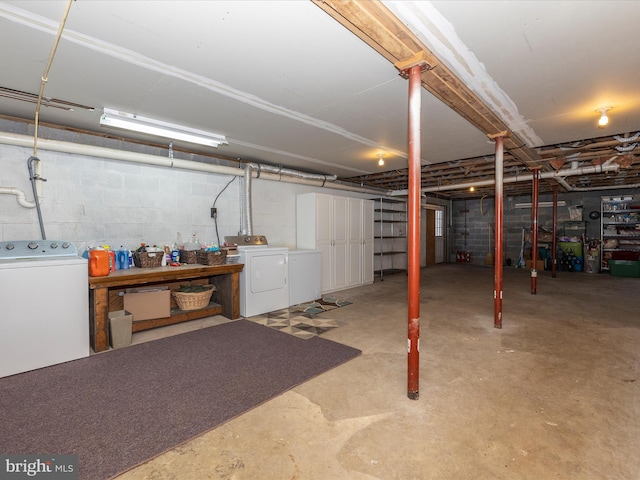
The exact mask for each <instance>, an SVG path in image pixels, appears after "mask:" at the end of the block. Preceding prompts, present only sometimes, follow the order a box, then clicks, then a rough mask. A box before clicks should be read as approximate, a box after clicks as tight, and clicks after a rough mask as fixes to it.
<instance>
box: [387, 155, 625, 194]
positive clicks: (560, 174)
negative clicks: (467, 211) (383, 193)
mask: <svg viewBox="0 0 640 480" xmlns="http://www.w3.org/2000/svg"><path fill="white" fill-rule="evenodd" d="M619 168H620V165H618V164H617V163H614V164H611V165H593V166H589V167H581V168H571V169H567V170H559V171H557V172H542V173H541V174H540V177H539V178H554V179H556V180H558V179H561V178H564V177H572V176H575V175H589V174H591V173H604V172H614V171H618V169H619ZM531 180H533V175H532V174H527V175H516V176H515V177H508V178H505V179H504V180H503V181H502V183H517V182H529V181H531ZM495 183H496V181H495V179H489V180H479V181H475V182H466V183H456V184H452V185H440V186H437V187H427V188H423V189H421V190H420V191H421V192H443V191H445V190H462V189H465V188H469V187H486V186H489V185H494V184H495ZM408 193H409V192H408V191H407V190H396V191H393V192H391V196H397V195H407V194H408Z"/></svg>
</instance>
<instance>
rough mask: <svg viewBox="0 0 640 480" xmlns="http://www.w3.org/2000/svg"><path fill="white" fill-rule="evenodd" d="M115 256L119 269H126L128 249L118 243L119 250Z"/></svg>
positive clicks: (127, 265)
mask: <svg viewBox="0 0 640 480" xmlns="http://www.w3.org/2000/svg"><path fill="white" fill-rule="evenodd" d="M117 258H118V268H119V269H121V270H126V269H128V268H129V250H125V248H124V247H123V246H122V245H120V250H118V253H117Z"/></svg>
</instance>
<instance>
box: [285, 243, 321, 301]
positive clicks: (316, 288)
mask: <svg viewBox="0 0 640 480" xmlns="http://www.w3.org/2000/svg"><path fill="white" fill-rule="evenodd" d="M321 289H322V253H321V252H320V250H289V305H299V304H301V303H304V302H312V301H314V300H317V299H319V298H320V297H321V296H322V294H321Z"/></svg>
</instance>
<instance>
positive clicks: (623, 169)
mask: <svg viewBox="0 0 640 480" xmlns="http://www.w3.org/2000/svg"><path fill="white" fill-rule="evenodd" d="M67 5H68V2H67V1H66V0H45V1H29V2H24V1H4V2H0V43H1V44H2V45H3V48H2V49H0V64H2V65H3V69H2V75H0V115H2V116H4V117H8V118H17V119H24V120H27V121H33V120H34V116H35V108H36V107H35V104H34V103H33V101H34V97H33V96H32V97H31V98H25V95H24V94H23V93H20V92H26V93H27V94H32V95H34V96H35V98H36V99H37V96H38V93H39V91H40V88H41V85H42V83H43V82H42V77H43V75H44V72H45V71H47V64H48V61H49V59H50V57H51V53H52V49H53V46H54V43H55V39H56V35H57V33H58V29H59V26H60V24H61V22H63V18H64V16H65V11H66V9H67ZM638 18H640V2H635V1H609V2H596V1H577V0H570V1H555V2H538V1H535V2H534V1H532V2H529V1H517V2H504V1H483V2H477V1H433V2H427V1H419V2H411V1H397V2H392V1H383V2H375V1H364V2H355V1H351V2H343V1H329V0H327V1H325V2H323V1H320V0H318V1H302V0H300V1H295V2H294V1H261V0H258V1H233V2H232V1H127V2H113V1H101V0H76V1H74V2H73V3H72V4H71V6H70V10H69V13H68V17H67V19H66V23H65V26H64V30H63V32H62V35H61V38H60V42H59V45H58V47H57V50H56V52H55V56H54V57H53V61H52V63H51V66H50V69H49V73H48V78H47V82H46V84H45V87H44V97H45V102H44V103H43V106H42V107H41V109H40V114H39V121H40V123H41V124H46V125H49V124H52V125H58V126H62V127H64V128H66V129H77V130H81V131H88V132H95V133H97V134H99V135H102V136H113V137H125V138H131V139H134V140H140V141H144V142H147V143H154V144H157V143H160V144H162V145H165V146H167V147H168V141H160V140H158V139H157V138H151V137H146V138H145V137H144V136H134V135H130V134H125V133H124V132H123V131H121V130H117V129H113V128H110V129H106V128H105V127H101V126H100V125H99V118H100V115H101V113H102V109H103V108H104V107H108V108H115V109H119V110H122V111H126V112H130V113H134V114H138V115H143V116H146V117H152V118H157V119H161V120H164V121H169V122H172V123H178V124H182V125H186V126H189V127H194V128H198V129H201V130H207V131H212V132H216V133H220V134H222V135H225V136H226V137H227V140H228V142H229V144H228V145H223V146H220V147H218V148H217V149H214V148H197V147H195V146H193V145H189V144H181V143H180V142H179V141H175V142H173V147H174V148H175V149H176V150H180V149H184V150H188V151H192V152H198V153H204V154H207V155H211V156H213V157H219V158H222V159H224V160H228V161H230V162H235V163H237V162H238V161H250V162H257V163H265V164H271V165H282V166H285V167H288V168H294V169H298V170H302V171H306V172H311V173H326V174H335V175H338V177H339V178H340V179H341V180H344V181H353V182H355V183H357V184H358V185H367V186H373V187H379V188H382V189H385V190H394V191H402V190H404V189H406V188H407V176H408V175H407V130H408V125H407V118H408V113H407V112H408V82H407V80H406V79H404V78H402V77H401V76H400V75H399V70H398V68H396V66H394V64H396V63H397V62H402V61H407V60H409V59H410V58H412V57H413V56H414V55H416V54H419V55H423V56H424V58H425V59H427V63H428V64H429V67H433V68H430V69H429V70H427V71H425V72H424V73H423V75H422V83H423V87H424V88H423V90H422V95H421V97H422V114H421V118H422V129H421V134H422V142H421V145H422V155H421V156H422V162H421V163H422V165H423V173H422V186H423V188H424V189H426V190H427V191H430V192H433V193H432V195H437V196H442V197H453V198H461V197H467V196H481V195H491V194H492V193H493V186H492V185H491V181H492V179H493V178H494V156H493V154H494V148H495V146H494V143H493V141H491V140H490V139H489V137H488V136H487V134H496V133H499V132H501V131H506V132H508V136H507V137H505V148H506V152H505V157H504V158H505V168H504V176H505V179H509V180H508V182H507V183H505V189H504V190H505V193H506V194H507V195H516V194H528V193H530V192H531V183H530V182H522V181H518V182H512V181H511V180H513V179H515V178H516V177H518V179H522V178H526V176H527V175H528V174H530V173H531V168H536V167H540V169H541V172H542V173H541V175H543V178H545V177H544V176H547V177H549V176H557V175H558V174H560V175H561V176H562V177H563V178H561V179H560V182H561V187H560V188H561V191H565V190H566V189H574V190H576V189H583V188H589V189H593V188H605V187H606V188H608V187H611V188H616V187H620V186H624V185H637V184H638V183H640V154H639V153H638V152H640V147H638V148H632V147H633V146H634V145H636V143H640V138H638V139H636V138H634V136H635V134H636V133H637V132H639V131H640V90H639V89H638V87H637V86H638V85H639V84H640V56H638V55H637V44H638V42H640V30H638V28H637V19H638ZM605 19H615V21H611V22H605ZM7 46H12V47H11V48H7ZM15 91H18V92H15ZM16 97H19V99H18V98H16ZM51 99H57V100H60V101H62V102H69V103H73V104H76V105H75V106H73V107H72V109H71V110H66V109H64V108H57V106H55V105H56V104H55V102H54V101H53V100H51ZM58 106H60V105H58ZM82 106H87V107H90V109H86V108H82ZM63 107H64V106H63ZM602 107H612V109H611V110H610V111H609V117H610V124H609V125H608V126H607V127H606V128H598V127H597V125H596V123H597V120H598V116H599V114H598V113H596V110H597V109H599V108H602ZM379 154H383V155H384V156H383V158H384V160H385V165H384V166H383V167H380V166H378V158H379ZM216 161H219V160H216ZM603 164H604V165H612V164H614V165H617V166H618V170H616V171H608V172H601V173H594V174H589V173H587V172H589V171H591V170H595V171H596V172H597V171H599V170H598V169H599V168H600V166H601V165H603ZM580 169H582V170H580ZM567 170H573V173H574V175H572V176H565V175H564V174H563V172H566V171H567ZM576 170H577V171H576ZM554 172H556V173H555V174H554ZM576 173H580V174H578V175H575V174H576ZM474 182H479V183H478V188H477V189H476V191H475V192H474V193H469V191H468V189H467V187H468V186H470V184H472V183H474ZM483 183H484V186H482V185H483ZM454 184H455V185H460V186H459V187H451V185H454ZM554 184H556V185H557V184H558V183H557V180H554V179H545V180H543V181H542V182H541V184H540V190H541V192H543V193H544V192H548V191H550V189H551V186H552V185H554Z"/></svg>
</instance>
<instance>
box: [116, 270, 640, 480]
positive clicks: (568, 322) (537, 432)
mask: <svg viewBox="0 0 640 480" xmlns="http://www.w3.org/2000/svg"><path fill="white" fill-rule="evenodd" d="M406 282H407V277H406V275H404V274H397V275H392V276H387V277H385V279H384V281H382V282H381V281H380V280H379V279H376V281H375V282H374V284H373V285H369V286H364V287H359V288H355V289H350V290H345V291H343V292H340V293H339V294H338V295H337V296H339V297H340V298H344V299H346V300H350V301H352V302H353V305H350V306H347V307H344V308H340V309H337V310H333V311H330V312H326V313H323V314H322V315H331V316H332V317H333V318H335V319H337V320H339V322H340V323H341V324H342V326H340V327H339V328H335V329H333V330H331V331H329V332H327V333H325V334H324V335H323V336H324V338H328V339H331V340H335V341H337V342H341V343H344V344H347V345H351V346H353V347H356V348H359V349H361V350H362V352H363V353H362V355H361V356H360V357H358V358H356V359H355V360H352V361H350V362H348V363H346V364H344V365H342V366H340V367H338V368H336V369H334V370H331V371H329V372H327V373H325V374H323V375H321V376H319V377H317V378H315V379H312V380H310V381H309V382H307V383H305V384H303V385H301V386H299V387H297V388H295V389H293V390H291V391H289V392H286V393H285V394H283V395H281V396H279V397H277V398H275V399H273V400H271V401H269V402H267V403H265V404H263V405H262V406H260V407H258V408H256V409H254V410H252V411H250V412H248V413H246V414H244V415H242V416H241V417H239V418H236V419H234V420H232V421H230V422H228V423H227V424H225V425H223V426H221V427H219V428H217V429H214V430H212V431H210V432H208V433H205V434H203V435H202V436H200V437H198V438H196V439H194V440H193V441H190V442H188V443H186V444H184V445H181V446H178V447H176V448H175V449H174V450H172V451H170V452H168V453H166V454H164V455H161V456H159V457H157V458H155V459H153V460H151V461H149V462H148V463H146V464H144V465H141V466H139V467H137V468H135V469H133V470H131V471H129V472H127V473H125V474H123V475H121V476H120V477H118V479H119V480H138V479H155V480H161V479H162V480H163V479H180V480H189V479H197V480H202V479H220V480H232V479H233V480H244V479H247V480H257V479H260V480H283V479H296V480H305V479H309V480H325V479H326V480H343V479H345V480H372V479H384V480H391V479H398V480H400V479H402V480H411V479H415V480H417V479H419V480H427V479H438V480H441V479H452V480H453V479H455V480H461V479H473V480H483V479H491V480H496V479H517V480H527V479H531V480H546V479H552V478H553V479H555V478H557V479H563V480H605V479H616V480H632V479H633V480H637V479H639V478H640V455H639V453H638V452H639V451H640V450H639V445H640V401H639V400H640V382H639V381H638V370H639V361H638V359H639V357H640V349H639V346H640V313H639V312H640V295H639V294H638V293H639V292H640V279H638V278H623V277H611V276H609V275H608V274H588V273H568V272H559V273H558V277H557V278H555V279H552V278H551V275H550V272H539V277H538V293H537V295H531V293H530V284H531V282H530V277H529V272H528V271H527V270H519V269H512V268H510V269H505V282H504V320H503V328H502V329H501V330H499V329H495V328H494V327H493V269H492V268H489V267H482V266H472V265H465V264H449V265H438V266H435V267H431V268H428V269H424V270H423V272H422V280H421V285H422V286H421V297H422V304H421V314H420V317H421V355H420V398H419V399H418V400H409V399H408V398H407V353H406V343H407V307H406V301H407V287H406ZM212 321H213V322H214V323H215V322H216V321H220V320H219V319H217V320H216V319H213V320H212ZM189 323H193V325H192V326H194V327H199V326H202V324H200V323H196V322H189ZM185 325H187V324H185ZM181 328H184V326H182V327H181ZM147 333H150V332H147ZM159 334H161V333H160V332H153V333H151V335H159ZM144 340H146V338H141V337H138V338H137V340H136V341H144Z"/></svg>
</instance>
